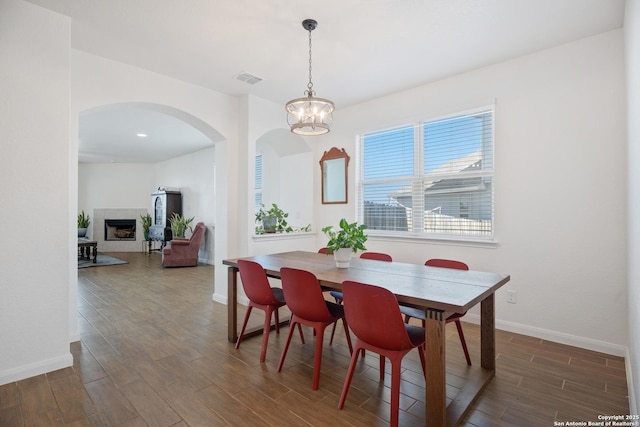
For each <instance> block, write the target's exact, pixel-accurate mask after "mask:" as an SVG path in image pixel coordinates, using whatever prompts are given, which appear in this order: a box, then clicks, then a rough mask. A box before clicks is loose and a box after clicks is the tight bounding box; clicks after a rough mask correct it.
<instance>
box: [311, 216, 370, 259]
mask: <svg viewBox="0 0 640 427" xmlns="http://www.w3.org/2000/svg"><path fill="white" fill-rule="evenodd" d="M366 228H367V226H366V225H365V224H358V223H357V222H353V223H349V222H348V221H347V220H346V219H344V218H342V219H341V220H340V229H339V230H334V229H333V226H332V225H328V226H326V227H324V228H323V229H322V232H323V233H324V234H326V235H327V236H328V237H329V241H328V242H327V254H333V257H334V258H335V260H336V267H338V268H348V267H349V263H350V262H351V256H352V254H353V253H355V252H357V251H358V250H361V251H364V250H366V249H367V248H366V247H365V246H364V242H366V241H367V239H368V238H369V236H367V235H366V234H364V230H365V229H366Z"/></svg>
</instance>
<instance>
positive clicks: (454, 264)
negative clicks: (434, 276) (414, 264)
mask: <svg viewBox="0 0 640 427" xmlns="http://www.w3.org/2000/svg"><path fill="white" fill-rule="evenodd" d="M424 265H428V266H429V267H442V268H453V269H456V270H468V269H469V266H468V265H467V264H465V263H464V262H462V261H455V260H452V259H440V258H433V259H430V260H427V262H425V263H424Z"/></svg>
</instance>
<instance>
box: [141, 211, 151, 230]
mask: <svg viewBox="0 0 640 427" xmlns="http://www.w3.org/2000/svg"><path fill="white" fill-rule="evenodd" d="M140 221H142V231H144V232H145V233H148V232H149V228H150V227H151V215H149V214H148V213H146V214H144V215H140Z"/></svg>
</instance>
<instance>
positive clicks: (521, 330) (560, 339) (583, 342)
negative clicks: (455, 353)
mask: <svg viewBox="0 0 640 427" xmlns="http://www.w3.org/2000/svg"><path fill="white" fill-rule="evenodd" d="M464 320H465V321H467V322H471V323H476V324H480V315H478V314H473V313H467V314H466V315H465V316H464ZM496 329H501V330H503V331H508V332H514V333H516V334H522V335H527V336H530V337H535V338H540V339H544V340H547V341H552V342H557V343H560V344H565V345H570V346H574V347H580V348H584V349H586V350H591V351H597V352H600V353H605V354H610V355H612V356H620V357H627V355H628V348H627V347H626V346H624V345H620V344H614V343H610V342H606V341H600V340H594V339H591V338H585V337H578V336H575V335H571V334H567V333H564V332H558V331H551V330H548V329H542V328H536V327H535V326H528V325H523V324H521V323H514V322H509V321H506V320H498V319H496Z"/></svg>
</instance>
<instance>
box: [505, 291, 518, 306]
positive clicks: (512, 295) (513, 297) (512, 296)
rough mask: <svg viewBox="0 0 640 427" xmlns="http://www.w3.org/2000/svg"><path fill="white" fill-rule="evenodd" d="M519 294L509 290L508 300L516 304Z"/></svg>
mask: <svg viewBox="0 0 640 427" xmlns="http://www.w3.org/2000/svg"><path fill="white" fill-rule="evenodd" d="M517 295H518V294H517V293H516V291H507V302H508V303H511V304H515V303H516V297H517Z"/></svg>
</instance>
